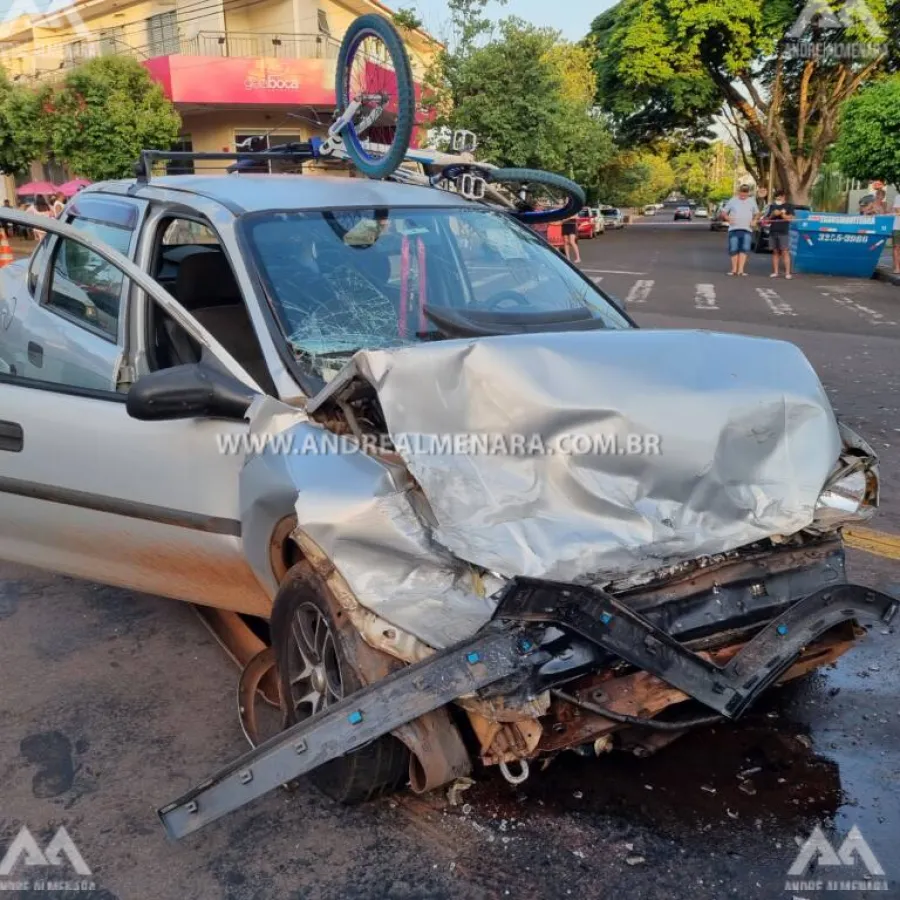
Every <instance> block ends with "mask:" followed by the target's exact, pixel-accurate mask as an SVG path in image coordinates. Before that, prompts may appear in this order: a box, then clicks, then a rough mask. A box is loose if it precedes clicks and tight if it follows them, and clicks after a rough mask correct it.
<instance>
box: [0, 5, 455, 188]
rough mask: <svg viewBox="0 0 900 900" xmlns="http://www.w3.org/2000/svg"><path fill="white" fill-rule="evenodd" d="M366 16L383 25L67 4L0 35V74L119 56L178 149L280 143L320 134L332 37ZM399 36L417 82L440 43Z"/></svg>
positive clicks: (355, 11)
mask: <svg viewBox="0 0 900 900" xmlns="http://www.w3.org/2000/svg"><path fill="white" fill-rule="evenodd" d="M31 5H35V7H36V4H30V3H28V2H27V0H26V2H24V3H23V2H22V0H19V2H18V3H17V5H16V6H17V8H18V9H20V10H21V9H23V8H25V9H28V8H29V7H30V6H31ZM373 12H374V13H379V14H381V15H384V16H386V17H390V16H391V15H392V10H390V9H389V8H388V7H387V6H385V5H384V4H382V3H380V2H378V0H76V2H75V3H73V4H71V5H70V6H66V7H64V8H61V9H58V10H56V11H54V12H52V13H49V14H46V15H40V14H38V13H37V12H35V14H34V15H22V16H19V17H18V18H16V19H15V20H13V21H7V22H5V23H3V24H2V25H0V65H2V66H3V67H4V69H5V70H6V72H7V75H8V77H9V78H11V79H13V80H15V81H19V82H21V81H24V82H25V83H28V82H32V83H34V82H35V81H42V80H46V79H56V78H60V77H63V76H64V75H65V73H66V72H67V71H68V70H70V69H71V68H72V67H74V66H76V65H78V64H79V63H80V62H83V61H84V60H86V59H89V58H91V57H93V56H99V55H107V54H110V55H111V54H131V55H133V56H135V57H136V58H138V59H140V60H141V61H142V62H143V63H144V65H145V66H146V67H147V69H148V70H149V71H150V73H151V74H152V76H153V77H154V78H155V79H156V80H157V81H158V82H159V83H160V84H161V85H162V86H163V90H164V91H165V93H166V95H167V96H168V97H169V99H170V100H172V102H173V103H174V104H175V107H176V109H178V111H179V113H180V114H181V117H182V120H183V128H182V138H181V146H182V148H184V149H193V150H205V151H222V150H225V151H233V150H234V149H235V144H236V142H238V141H241V140H243V139H244V138H246V137H249V136H253V135H264V134H271V138H270V140H271V142H272V143H282V142H284V141H285V140H286V139H287V140H291V139H293V140H305V139H308V138H309V137H311V136H313V135H322V134H324V133H325V130H326V129H327V125H328V123H329V122H330V121H331V117H332V114H333V111H334V106H335V98H334V80H335V61H336V57H337V52H338V47H339V46H340V40H341V37H342V36H343V34H344V32H345V31H346V29H347V26H348V25H349V23H350V22H352V21H353V19H354V18H356V17H357V16H360V15H363V14H365V13H373ZM404 37H405V40H406V44H407V50H408V52H409V55H410V59H411V62H412V66H413V72H414V75H415V77H416V81H417V82H419V83H421V80H422V76H423V74H424V71H425V69H426V67H427V66H428V64H429V62H430V60H431V58H432V57H433V54H434V53H435V52H436V50H437V48H438V47H439V46H440V45H439V44H438V43H437V42H436V41H435V40H434V39H433V38H431V37H430V36H429V35H428V34H426V33H425V32H423V31H410V30H404ZM72 174H77V173H72ZM60 175H61V173H58V172H53V171H51V170H47V169H42V168H41V167H40V166H36V167H35V171H33V172H32V176H33V177H34V178H50V179H51V180H53V179H54V176H56V177H57V178H58V177H60Z"/></svg>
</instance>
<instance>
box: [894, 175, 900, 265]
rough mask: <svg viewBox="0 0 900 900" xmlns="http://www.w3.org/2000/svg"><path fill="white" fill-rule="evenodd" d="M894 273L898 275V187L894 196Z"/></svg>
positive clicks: (899, 262) (899, 208)
mask: <svg viewBox="0 0 900 900" xmlns="http://www.w3.org/2000/svg"><path fill="white" fill-rule="evenodd" d="M894 274H895V275H900V189H898V190H897V196H896V197H894Z"/></svg>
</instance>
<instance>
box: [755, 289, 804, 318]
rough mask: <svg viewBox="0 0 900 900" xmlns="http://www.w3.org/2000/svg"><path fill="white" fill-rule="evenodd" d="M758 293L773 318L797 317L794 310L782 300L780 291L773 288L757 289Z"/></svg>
mask: <svg viewBox="0 0 900 900" xmlns="http://www.w3.org/2000/svg"><path fill="white" fill-rule="evenodd" d="M756 293H757V294H759V296H760V297H762V299H763V300H764V301H765V303H766V306H768V307H769V309H770V310H771V311H772V315H773V316H796V315H797V313H795V312H794V308H793V307H792V306H791V304H790V303H788V302H787V301H786V300H782V299H781V295H780V294H779V293H778V291H773V290H772V289H771V288H757V289H756Z"/></svg>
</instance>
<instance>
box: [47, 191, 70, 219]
mask: <svg viewBox="0 0 900 900" xmlns="http://www.w3.org/2000/svg"><path fill="white" fill-rule="evenodd" d="M65 208H66V198H65V197H63V195H62V194H57V195H56V196H55V197H54V198H53V206H52V207H51V209H52V210H53V215H54V216H56V218H57V219H58V218H59V217H60V216H61V215H62V213H63V210H64V209H65Z"/></svg>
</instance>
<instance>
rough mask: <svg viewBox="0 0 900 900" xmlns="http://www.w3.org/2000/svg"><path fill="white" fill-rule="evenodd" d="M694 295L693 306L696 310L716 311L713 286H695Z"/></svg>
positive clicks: (714, 288) (714, 287)
mask: <svg viewBox="0 0 900 900" xmlns="http://www.w3.org/2000/svg"><path fill="white" fill-rule="evenodd" d="M694 287H695V288H696V289H697V290H696V293H695V294H694V306H695V308H697V309H718V308H719V307H718V306H716V286H715V285H714V284H697V285H694Z"/></svg>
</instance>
